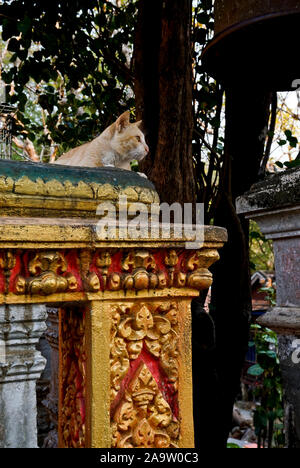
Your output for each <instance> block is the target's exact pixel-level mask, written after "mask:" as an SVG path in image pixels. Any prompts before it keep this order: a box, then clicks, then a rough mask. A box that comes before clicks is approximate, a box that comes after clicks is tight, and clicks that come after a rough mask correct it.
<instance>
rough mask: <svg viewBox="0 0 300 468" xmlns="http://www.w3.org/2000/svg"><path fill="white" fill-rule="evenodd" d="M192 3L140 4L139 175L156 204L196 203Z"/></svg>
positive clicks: (136, 54)
mask: <svg viewBox="0 0 300 468" xmlns="http://www.w3.org/2000/svg"><path fill="white" fill-rule="evenodd" d="M191 8H192V1H191V0H177V1H176V2H174V0H155V1H151V2H150V1H149V0H140V1H139V17H138V26H137V31H136V40H135V52H134V64H135V96H136V112H137V119H142V120H143V121H144V126H145V129H146V133H147V140H148V143H149V147H150V154H149V156H148V157H147V158H146V160H145V161H144V162H143V165H142V170H143V171H144V172H145V173H146V174H147V175H148V177H149V179H150V180H151V181H152V182H153V183H154V184H155V187H156V189H157V191H158V193H159V196H160V199H161V201H164V202H168V203H173V202H179V203H184V202H191V203H192V202H195V200H196V190H195V178H194V169H193V160H192V132H193V112H192V61H191V38H190V28H191Z"/></svg>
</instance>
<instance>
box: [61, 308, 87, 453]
mask: <svg viewBox="0 0 300 468" xmlns="http://www.w3.org/2000/svg"><path fill="white" fill-rule="evenodd" d="M61 320H62V329H61V340H60V342H61V359H62V363H61V369H62V374H61V392H62V394H61V398H62V405H61V413H60V417H59V424H60V434H61V439H62V440H61V442H62V444H63V447H65V448H83V447H85V388H86V359H87V357H86V349H85V316H84V311H83V310H80V309H78V310H70V309H66V310H62V311H61Z"/></svg>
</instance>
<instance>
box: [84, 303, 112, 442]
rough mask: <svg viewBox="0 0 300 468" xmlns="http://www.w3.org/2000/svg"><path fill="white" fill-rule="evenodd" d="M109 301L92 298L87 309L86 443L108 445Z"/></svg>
mask: <svg viewBox="0 0 300 468" xmlns="http://www.w3.org/2000/svg"><path fill="white" fill-rule="evenodd" d="M109 335H110V304H104V303H103V302H100V301H92V302H90V304H89V305H88V310H87V313H86V343H87V352H88V360H87V364H88V365H87V380H86V381H87V388H86V394H87V397H88V399H87V405H86V431H87V432H86V447H91V448H110V447H111V432H110V417H109V413H110V402H109V389H110V364H109V349H110V347H109V343H110V339H109Z"/></svg>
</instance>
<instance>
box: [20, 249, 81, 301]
mask: <svg viewBox="0 0 300 468" xmlns="http://www.w3.org/2000/svg"><path fill="white" fill-rule="evenodd" d="M28 270H29V273H30V274H31V275H32V276H30V277H26V278H25V277H24V276H22V275H18V276H17V278H16V282H15V291H16V293H18V294H25V293H29V294H32V295H33V294H39V295H48V294H54V293H60V292H65V291H74V290H76V289H77V280H76V277H75V276H74V275H73V274H72V273H67V274H66V275H65V276H62V273H65V272H66V270H67V262H66V260H65V258H64V256H63V255H62V254H61V253H57V252H52V251H50V252H38V253H37V254H36V255H35V257H34V258H33V259H32V260H30V261H29V263H28Z"/></svg>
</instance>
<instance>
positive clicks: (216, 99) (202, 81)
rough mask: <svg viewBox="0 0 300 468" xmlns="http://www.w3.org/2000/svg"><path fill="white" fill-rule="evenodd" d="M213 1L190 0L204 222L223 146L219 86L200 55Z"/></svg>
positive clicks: (197, 156)
mask: <svg viewBox="0 0 300 468" xmlns="http://www.w3.org/2000/svg"><path fill="white" fill-rule="evenodd" d="M213 4H214V2H213V1H205V0H202V1H198V2H194V7H193V34H192V39H193V46H194V47H193V63H194V67H193V71H194V86H193V104H194V106H193V107H194V135H193V159H194V163H195V171H196V176H197V188H198V201H200V202H203V203H204V205H205V213H206V220H205V221H206V223H207V224H209V223H210V222H211V220H212V218H213V216H214V209H215V204H216V199H217V194H218V185H219V174H220V171H221V167H222V156H223V149H224V138H223V136H224V135H223V131H224V128H223V127H224V125H223V122H222V119H223V114H222V107H223V94H224V92H223V89H222V87H221V86H220V85H219V84H218V83H216V81H215V80H214V79H212V78H210V77H209V75H208V74H207V73H206V72H205V70H204V68H203V66H202V62H201V55H202V52H203V50H204V48H205V47H206V45H207V43H208V41H209V39H211V38H212V36H213V32H214V11H213Z"/></svg>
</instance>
